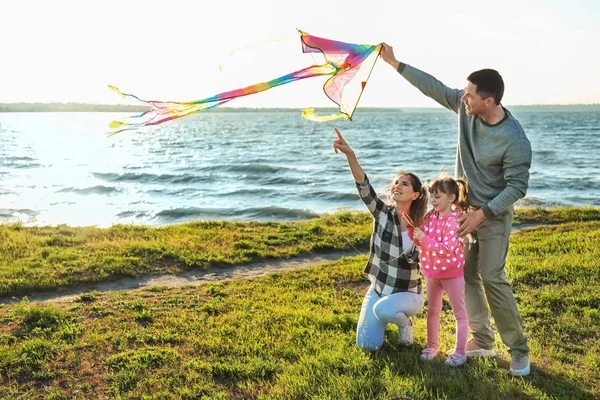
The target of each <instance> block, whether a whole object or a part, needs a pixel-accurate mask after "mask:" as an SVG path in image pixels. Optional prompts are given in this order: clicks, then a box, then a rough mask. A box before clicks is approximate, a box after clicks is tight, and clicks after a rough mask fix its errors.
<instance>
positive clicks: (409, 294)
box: [333, 128, 427, 351]
mask: <svg viewBox="0 0 600 400" xmlns="http://www.w3.org/2000/svg"><path fill="white" fill-rule="evenodd" d="M335 132H336V133H337V140H334V141H333V149H334V150H335V152H336V153H337V152H338V151H341V152H342V153H344V155H345V156H346V159H347V160H348V165H349V166H350V171H351V172H352V176H353V177H354V181H355V182H356V187H357V189H358V193H359V195H360V198H361V199H362V201H363V202H364V203H365V205H366V206H367V209H368V210H369V211H370V212H371V214H372V215H373V233H372V236H371V253H370V254H369V260H368V261H367V266H366V268H365V273H366V274H367V275H368V277H369V279H370V281H371V286H370V287H369V289H368V290H367V294H366V296H365V299H364V300H363V304H362V308H361V311H360V317H359V319H358V326H357V329H356V345H357V346H358V347H359V348H363V349H367V350H371V351H373V350H376V349H378V348H380V347H381V345H382V344H383V336H384V332H385V327H386V326H387V324H388V323H394V324H396V325H398V336H399V342H400V343H406V344H409V343H412V342H413V334H412V322H411V320H410V317H411V316H414V315H417V313H418V312H419V311H420V310H421V308H423V303H424V300H423V287H422V284H421V276H420V270H419V269H420V268H419V257H418V256H419V255H418V251H417V250H416V249H415V246H414V244H413V242H412V240H411V239H410V238H409V236H408V231H407V226H406V224H405V223H404V222H403V221H402V220H401V218H400V217H399V212H400V211H401V210H402V211H404V212H406V213H407V214H408V215H409V216H410V217H411V218H412V219H413V220H414V221H415V222H416V223H417V224H418V223H419V222H420V221H421V220H422V219H423V216H424V214H425V210H426V207H427V191H426V190H425V187H424V186H423V185H422V184H421V181H420V179H419V178H418V177H417V176H416V175H415V174H412V173H410V172H401V173H399V174H398V175H396V177H395V178H394V180H393V181H392V186H391V188H390V192H389V196H390V198H391V200H392V203H391V204H386V203H384V202H383V201H382V200H381V199H379V198H378V197H377V194H376V193H375V190H374V189H373V187H372V186H371V184H370V183H369V179H368V178H367V176H366V175H365V172H364V171H363V169H362V167H361V166H360V164H359V163H358V160H357V158H356V155H355V154H354V151H353V150H352V148H351V147H350V146H349V145H348V143H347V142H346V141H345V140H344V138H343V137H342V134H341V133H340V131H339V130H337V128H335Z"/></svg>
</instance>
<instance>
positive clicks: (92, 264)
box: [0, 213, 371, 297]
mask: <svg viewBox="0 0 600 400" xmlns="http://www.w3.org/2000/svg"><path fill="white" fill-rule="evenodd" d="M370 230H371V217H370V215H368V214H366V213H344V214H336V215H330V216H324V217H322V218H318V219H313V220H308V221H299V222H291V223H269V222H267V223H257V222H225V221H216V222H193V223H187V224H181V225H170V226H166V227H148V226H135V225H115V226H113V227H111V228H105V229H103V228H95V227H85V228H71V227H68V226H57V227H23V226H21V225H1V226H0V297H2V296H10V295H26V294H28V293H32V292H35V291H47V290H56V289H58V290H59V289H60V288H62V287H66V286H70V285H74V284H77V283H90V282H99V281H102V280H107V279H110V278H115V277H119V276H133V277H135V276H140V275H144V274H148V273H155V272H178V271H182V270H185V269H189V268H210V267H219V266H227V265H232V264H243V263H248V262H250V261H255V260H264V259H268V258H289V257H294V256H298V255H301V254H308V253H318V252H329V251H334V250H344V249H348V250H349V249H354V248H362V249H364V248H366V247H367V245H368V241H369V234H370Z"/></svg>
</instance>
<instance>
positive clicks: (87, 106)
mask: <svg viewBox="0 0 600 400" xmlns="http://www.w3.org/2000/svg"><path fill="white" fill-rule="evenodd" d="M506 107H507V108H508V109H511V110H515V111H537V112H541V111H546V112H558V111H569V112H596V111H600V104H536V105H507V106H506ZM149 109H150V107H148V106H145V105H131V104H93V103H75V102H69V103H0V113H18V112H144V111H148V110H149ZM320 109H321V110H323V111H335V110H336V109H335V108H332V107H321V108H320ZM301 110H302V108H276V107H273V108H271V107H264V108H252V107H228V106H223V107H217V108H215V109H211V110H210V112H211V113H215V112H216V113H235V112H298V111H301ZM356 112H358V113H360V112H448V110H446V109H445V108H442V107H359V108H358V109H357V111H356Z"/></svg>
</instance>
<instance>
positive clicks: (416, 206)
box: [390, 172, 429, 226]
mask: <svg viewBox="0 0 600 400" xmlns="http://www.w3.org/2000/svg"><path fill="white" fill-rule="evenodd" d="M401 176H408V177H409V178H410V183H411V185H412V188H413V191H415V192H417V193H419V198H418V199H416V200H413V202H412V203H411V204H410V210H409V212H408V215H409V216H410V218H411V219H412V220H413V222H414V223H415V224H416V225H417V226H419V225H421V222H422V221H423V217H424V216H425V212H426V211H427V203H429V194H428V193H427V187H426V186H425V185H423V184H422V183H421V179H419V177H418V176H417V175H415V174H413V173H412V172H400V173H398V174H396V176H395V177H394V179H393V180H392V186H391V187H390V195H391V190H392V187H393V186H394V184H395V183H396V180H397V179H398V178H400V177H401Z"/></svg>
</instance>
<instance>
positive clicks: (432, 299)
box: [425, 276, 469, 354]
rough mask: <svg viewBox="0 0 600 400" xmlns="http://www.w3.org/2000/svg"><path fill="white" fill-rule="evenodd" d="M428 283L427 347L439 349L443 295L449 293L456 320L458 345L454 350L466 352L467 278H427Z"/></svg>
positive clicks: (467, 330)
mask: <svg viewBox="0 0 600 400" xmlns="http://www.w3.org/2000/svg"><path fill="white" fill-rule="evenodd" d="M425 281H426V283H427V347H430V348H433V349H437V348H438V346H439V342H438V336H439V331H440V313H441V311H442V296H443V295H444V292H446V293H448V298H449V299H450V306H452V312H453V314H454V319H455V320H456V347H455V349H454V351H455V352H456V353H458V354H465V346H466V345H467V335H468V332H469V321H468V319H467V310H466V308H465V278H464V277H462V276H461V277H458V278H451V279H431V278H426V279H425Z"/></svg>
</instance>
